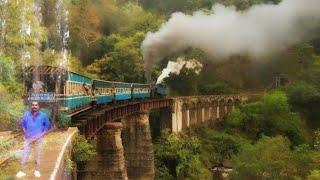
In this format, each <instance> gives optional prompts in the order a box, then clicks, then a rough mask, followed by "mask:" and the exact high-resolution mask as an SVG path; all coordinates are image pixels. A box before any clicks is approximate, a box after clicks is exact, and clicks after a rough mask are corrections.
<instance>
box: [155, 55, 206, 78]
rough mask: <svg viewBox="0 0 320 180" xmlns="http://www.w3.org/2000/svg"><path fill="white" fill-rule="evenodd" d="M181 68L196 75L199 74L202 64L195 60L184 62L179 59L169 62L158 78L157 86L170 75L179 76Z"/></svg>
mask: <svg viewBox="0 0 320 180" xmlns="http://www.w3.org/2000/svg"><path fill="white" fill-rule="evenodd" d="M183 67H185V68H187V69H192V70H194V72H195V73H196V74H199V73H200V72H201V69H202V64H201V63H200V62H199V61H197V60H195V59H192V60H188V61H186V60H185V59H184V58H181V57H180V58H178V59H177V61H176V62H174V61H169V62H168V65H167V67H166V68H164V69H163V70H162V73H161V75H160V76H159V77H158V80H157V84H160V83H162V82H163V80H164V79H165V78H167V77H169V76H170V74H180V71H181V69H182V68H183Z"/></svg>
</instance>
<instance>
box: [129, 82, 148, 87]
mask: <svg viewBox="0 0 320 180" xmlns="http://www.w3.org/2000/svg"><path fill="white" fill-rule="evenodd" d="M132 85H133V87H137V88H148V87H150V86H151V84H141V83H132Z"/></svg>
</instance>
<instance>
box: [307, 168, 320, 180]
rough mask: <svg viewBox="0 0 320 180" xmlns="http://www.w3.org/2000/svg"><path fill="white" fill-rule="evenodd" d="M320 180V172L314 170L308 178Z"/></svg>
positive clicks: (309, 179)
mask: <svg viewBox="0 0 320 180" xmlns="http://www.w3.org/2000/svg"><path fill="white" fill-rule="evenodd" d="M319 179H320V170H312V171H311V173H310V175H309V176H308V180H319Z"/></svg>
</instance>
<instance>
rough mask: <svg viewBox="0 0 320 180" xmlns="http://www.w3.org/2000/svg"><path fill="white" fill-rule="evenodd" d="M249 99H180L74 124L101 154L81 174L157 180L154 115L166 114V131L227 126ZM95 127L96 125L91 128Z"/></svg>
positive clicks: (123, 108) (163, 122)
mask: <svg viewBox="0 0 320 180" xmlns="http://www.w3.org/2000/svg"><path fill="white" fill-rule="evenodd" d="M248 98H249V97H248V96H247V95H218V96H194V97H190V96H189V97H176V98H167V99H158V100H151V101H150V100H149V101H145V102H140V103H139V104H138V105H137V104H124V105H121V106H119V107H118V108H115V107H112V108H109V109H108V108H107V109H105V110H103V111H101V110H99V112H92V113H91V114H90V115H82V116H79V117H75V118H74V122H75V126H77V127H78V128H79V130H80V132H81V133H82V134H84V135H85V136H86V137H87V138H88V139H90V141H91V142H92V143H93V144H94V145H95V147H96V149H97V152H98V154H97V155H96V156H95V157H93V158H92V159H90V160H89V161H88V162H87V163H86V165H85V166H84V167H83V168H82V169H81V170H80V171H79V173H78V177H79V179H98V180H99V179H153V177H154V171H155V169H154V155H153V146H152V138H151V133H150V124H149V112H150V111H151V110H153V109H159V111H160V126H161V127H160V129H164V128H169V129H171V130H172V132H174V133H179V132H181V131H183V130H186V129H187V128H189V127H191V126H192V125H194V124H198V123H202V122H205V121H215V120H222V119H223V118H224V117H226V115H227V114H228V113H229V112H231V111H232V110H233V109H234V108H235V107H236V106H238V105H239V104H240V103H242V102H245V101H247V100H248ZM90 123H91V124H90Z"/></svg>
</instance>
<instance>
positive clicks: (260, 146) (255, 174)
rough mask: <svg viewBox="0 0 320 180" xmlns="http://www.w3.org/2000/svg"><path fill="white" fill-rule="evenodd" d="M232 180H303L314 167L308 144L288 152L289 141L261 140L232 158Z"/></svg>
mask: <svg viewBox="0 0 320 180" xmlns="http://www.w3.org/2000/svg"><path fill="white" fill-rule="evenodd" d="M232 162H233V171H232V173H231V177H232V179H296V178H302V179H305V178H306V177H307V176H308V174H309V171H310V169H312V168H313V167H315V163H314V160H313V159H312V152H311V151H310V149H309V148H308V146H307V145H302V146H299V147H297V148H296V149H295V150H294V151H291V150H290V143H289V141H288V140H287V139H286V138H284V137H282V136H276V137H273V138H270V137H266V136H264V137H262V138H261V139H260V140H259V141H258V142H257V143H256V144H254V145H247V146H245V147H244V148H243V151H241V152H240V153H239V154H238V155H236V156H234V157H233V159H232Z"/></svg>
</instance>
